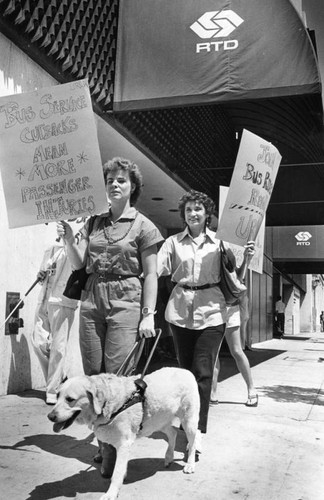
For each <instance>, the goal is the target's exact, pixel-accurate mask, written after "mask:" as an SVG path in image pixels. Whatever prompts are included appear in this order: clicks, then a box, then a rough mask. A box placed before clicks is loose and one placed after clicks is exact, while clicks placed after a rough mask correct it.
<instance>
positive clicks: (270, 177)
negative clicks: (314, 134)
mask: <svg viewBox="0 0 324 500" xmlns="http://www.w3.org/2000/svg"><path fill="white" fill-rule="evenodd" d="M280 161H281V155H280V153H279V151H278V150H277V148H275V147H274V146H273V145H272V144H271V143H270V142H267V141H265V140H264V139H262V138H261V137H258V136H257V135H255V134H252V132H249V131H247V130H243V134H242V139H241V143H240V147H239V150H238V154H237V158H236V162H235V167H234V171H233V175H232V180H231V184H230V187H229V191H228V195H227V197H226V202H225V206H224V210H223V213H222V216H221V218H220V221H219V226H218V229H217V233H216V236H217V238H219V239H221V240H224V241H227V242H228V243H234V244H235V245H239V246H244V245H245V244H246V242H247V241H249V240H254V241H255V240H256V236H257V234H258V232H259V229H260V227H261V224H262V221H263V219H264V216H265V213H266V210H267V207H268V204H269V201H270V197H271V193H272V190H273V187H274V183H275V180H276V176H277V173H278V168H279V165H280Z"/></svg>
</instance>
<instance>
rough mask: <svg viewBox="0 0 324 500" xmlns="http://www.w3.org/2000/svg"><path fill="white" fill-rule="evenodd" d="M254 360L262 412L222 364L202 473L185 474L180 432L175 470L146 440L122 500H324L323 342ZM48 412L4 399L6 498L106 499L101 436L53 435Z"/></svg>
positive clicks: (33, 396) (1, 435)
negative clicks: (99, 458)
mask: <svg viewBox="0 0 324 500" xmlns="http://www.w3.org/2000/svg"><path fill="white" fill-rule="evenodd" d="M247 355H248V357H249V359H250V363H251V366H252V374H253V378H254V381H255V385H256V387H257V389H258V393H259V395H260V399H259V406H258V407H257V408H247V407H246V406H245V405H244V403H245V400H246V389H245V384H244V382H243V379H242V377H241V375H240V374H238V372H237V370H236V368H235V363H234V361H233V359H232V358H231V357H229V356H223V357H222V359H221V374H220V383H219V387H218V396H219V404H218V405H217V406H214V407H212V408H211V409H210V419H209V429H208V434H207V435H206V436H205V440H204V450H203V453H202V455H201V458H200V460H199V462H198V463H197V464H196V473H195V474H193V475H185V474H183V473H182V470H181V469H182V466H183V451H184V447H185V441H184V438H183V433H182V432H181V431H179V434H178V440H177V447H176V449H177V451H176V460H175V462H174V464H173V465H172V466H171V467H170V468H169V469H164V466H163V457H164V453H165V450H166V443H165V441H164V439H163V437H162V435H159V434H157V435H154V436H153V437H151V438H142V439H139V440H137V442H136V443H135V445H134V447H133V449H132V455H131V459H130V462H129V466H128V475H127V478H126V481H125V484H124V485H123V487H122V490H121V493H120V496H119V499H120V500H147V499H149V500H164V499H168V500H169V499H170V500H175V499H183V500H187V499H190V500H191V499H195V500H215V499H217V500H234V499H235V500H246V499H249V500H263V499H265V500H322V499H323V498H324V387H323V381H324V334H319V333H317V334H316V333H314V334H310V335H309V336H306V337H305V336H304V337H302V336H301V337H298V336H297V337H296V338H294V339H283V340H279V339H273V340H270V341H267V342H263V343H260V344H255V345H254V346H253V350H252V351H248V352H247ZM152 368H154V367H153V366H152ZM49 411H50V407H48V406H47V405H46V404H45V402H44V392H42V391H27V392H24V393H21V394H18V395H8V396H3V397H0V414H1V425H0V484H1V489H0V498H1V499H6V500H27V499H28V500H51V499H69V498H77V499H79V500H85V499H87V500H96V499H99V498H100V496H101V495H102V493H103V492H105V491H106V490H107V488H108V485H109V480H108V479H103V478H102V477H101V476H100V473H99V470H97V468H98V466H95V464H93V462H92V457H93V455H94V453H95V452H96V449H97V447H96V442H95V440H94V437H93V434H92V433H91V431H89V429H87V428H86V427H83V426H77V425H74V426H72V427H70V428H69V429H67V430H66V431H65V432H63V433H61V434H54V433H53V431H52V425H51V423H50V422H49V421H48V420H47V418H46V415H47V413H48V412H49Z"/></svg>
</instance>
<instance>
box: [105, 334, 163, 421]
mask: <svg viewBox="0 0 324 500" xmlns="http://www.w3.org/2000/svg"><path fill="white" fill-rule="evenodd" d="M155 331H156V337H155V341H154V344H153V346H152V349H151V352H150V354H149V356H148V358H147V361H146V363H145V366H144V368H143V371H142V373H141V376H140V378H138V379H136V380H134V384H135V385H136V391H134V392H133V394H131V396H130V397H129V399H128V400H127V401H125V403H124V404H123V405H122V406H121V407H120V408H119V409H118V410H117V411H115V413H113V414H112V415H111V416H110V419H109V423H111V422H112V420H113V419H114V418H115V417H117V415H119V414H120V413H121V412H123V411H125V410H127V408H130V407H131V406H133V405H135V404H136V403H143V402H144V397H145V390H146V387H147V384H146V382H144V376H145V373H146V371H147V369H148V367H149V364H150V362H151V359H152V356H153V354H154V351H155V348H156V346H157V343H158V341H159V340H160V337H161V334H162V329H161V328H156V330H155ZM142 340H143V339H142ZM144 342H145V339H144ZM137 344H138V342H135V344H134V346H133V347H132V349H131V350H130V351H129V353H128V354H127V356H126V359H125V361H124V363H123V364H122V366H121V367H120V368H119V370H118V372H120V371H121V369H122V368H123V366H124V365H125V363H126V362H127V361H128V359H130V357H131V356H132V354H133V352H134V350H135V349H136V347H137ZM117 375H118V373H117ZM141 428H142V424H141V425H140V429H141Z"/></svg>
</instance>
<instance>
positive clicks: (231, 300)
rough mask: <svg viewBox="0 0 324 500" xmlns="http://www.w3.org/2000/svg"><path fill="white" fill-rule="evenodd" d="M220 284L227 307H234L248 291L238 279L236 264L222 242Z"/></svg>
mask: <svg viewBox="0 0 324 500" xmlns="http://www.w3.org/2000/svg"><path fill="white" fill-rule="evenodd" d="M219 248H220V259H221V260H220V278H221V279H220V283H219V287H220V289H221V291H222V293H223V295H224V297H225V302H226V305H228V306H234V305H236V304H238V303H239V300H240V297H241V296H242V295H243V294H244V292H245V291H246V286H245V285H244V283H242V282H241V281H240V280H239V278H238V277H237V274H236V270H235V262H233V259H231V258H230V256H229V255H228V253H227V251H226V248H225V247H224V243H223V242H222V241H221V242H220V246H219Z"/></svg>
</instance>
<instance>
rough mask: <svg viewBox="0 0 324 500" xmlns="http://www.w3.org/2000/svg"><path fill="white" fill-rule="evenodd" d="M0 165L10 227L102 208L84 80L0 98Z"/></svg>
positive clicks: (102, 191)
mask: <svg viewBox="0 0 324 500" xmlns="http://www.w3.org/2000/svg"><path fill="white" fill-rule="evenodd" d="M0 166H1V174H2V180H3V187H4V195H5V200H6V206H7V212H8V220H9V227H10V228H14V227H22V226H29V225H34V224H43V223H45V222H51V221H57V220H64V219H72V218H75V217H82V216H88V215H91V214H96V213H100V212H103V211H105V210H106V209H107V198H106V190H105V184H104V178H103V171H102V162H101V157H100V151H99V145H98V139H97V131H96V125H95V120H94V115H93V110H92V104H91V98H90V93H89V88H88V82H87V80H78V81H75V82H71V83H67V84H64V85H57V86H55V87H48V88H43V89H40V90H37V91H35V92H28V93H25V94H15V95H10V96H5V97H1V98H0Z"/></svg>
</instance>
